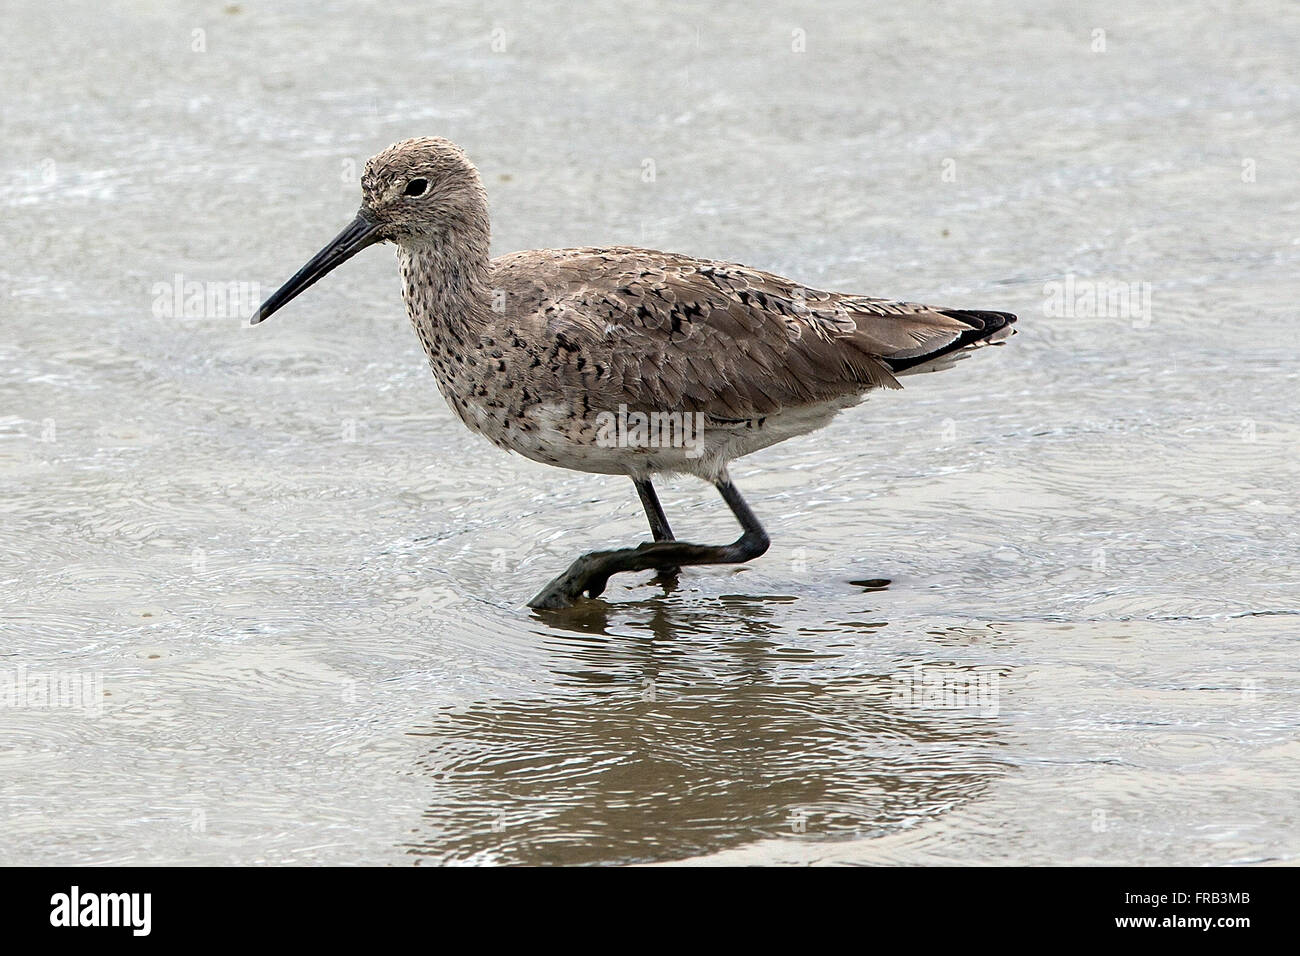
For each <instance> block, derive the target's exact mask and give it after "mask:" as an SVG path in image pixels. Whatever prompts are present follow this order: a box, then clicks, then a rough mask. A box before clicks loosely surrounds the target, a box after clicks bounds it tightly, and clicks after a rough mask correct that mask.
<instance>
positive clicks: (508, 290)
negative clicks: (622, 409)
mask: <svg viewBox="0 0 1300 956" xmlns="http://www.w3.org/2000/svg"><path fill="white" fill-rule="evenodd" d="M490 272H491V276H490V279H491V283H492V286H493V295H494V310H496V311H497V312H498V313H499V314H500V316H501V321H502V322H503V323H504V324H506V325H509V326H511V327H513V328H515V329H516V330H517V332H518V334H520V335H527V336H528V337H530V338H532V339H534V341H535V342H536V343H538V344H542V345H543V346H544V348H545V350H546V356H545V361H544V362H543V364H544V365H545V366H546V368H547V369H548V370H549V371H550V372H553V373H554V374H555V375H556V381H555V384H556V386H557V387H558V388H560V389H562V390H563V389H568V388H572V389H573V391H574V392H575V394H576V393H579V392H580V393H581V394H582V396H583V399H584V401H586V402H587V403H588V404H589V405H590V406H591V407H597V408H598V407H601V406H602V404H603V407H605V408H611V409H612V408H616V407H618V406H619V405H620V404H622V405H625V406H627V407H629V408H635V409H644V410H651V409H665V410H675V411H683V412H701V413H704V414H705V415H707V416H709V417H710V418H713V419H716V420H720V421H727V420H731V421H744V420H753V419H756V418H760V417H763V416H768V415H772V414H774V413H778V412H780V411H783V410H789V409H798V408H804V407H808V406H818V405H824V404H827V403H834V402H837V401H839V400H843V399H845V398H847V397H850V396H855V395H861V394H862V393H864V392H866V391H868V390H871V389H874V388H897V387H899V386H898V382H897V379H896V376H897V375H899V374H904V373H907V372H911V371H916V370H923V369H924V368H925V367H926V366H927V365H928V364H940V363H939V361H938V360H940V359H942V358H944V357H945V356H948V355H951V354H953V353H954V352H959V351H962V350H965V349H966V348H969V347H972V346H974V345H977V344H982V343H984V342H987V341H991V340H997V339H998V338H1004V337H1006V336H1007V335H1009V334H1010V332H1011V330H1010V328H1009V326H1010V325H1011V323H1013V322H1014V321H1015V317H1014V316H1012V315H1009V314H1007V313H1003V312H971V311H965V310H953V309H936V308H931V307H928V306H923V305H916V304H913V303H908V302H894V301H889V300H887V299H878V298H870V297H867V296H859V295H847V294H843V293H836V292H825V291H822V290H818V289H812V288H808V287H806V286H802V285H800V284H799V283H796V282H793V281H792V280H790V279H786V278H784V277H782V276H778V275H773V274H772V273H769V272H763V271H760V270H758V269H750V268H747V267H745V266H741V265H737V264H735V263H729V262H718V261H713V260H707V259H695V258H691V257H688V256H682V255H675V254H672V253H665V252H658V251H655V250H651V249H638V248H633V247H612V248H577V249H547V250H530V251H527V252H517V253H512V254H510V255H506V256H501V257H500V258H497V259H494V260H492V263H491V270H490Z"/></svg>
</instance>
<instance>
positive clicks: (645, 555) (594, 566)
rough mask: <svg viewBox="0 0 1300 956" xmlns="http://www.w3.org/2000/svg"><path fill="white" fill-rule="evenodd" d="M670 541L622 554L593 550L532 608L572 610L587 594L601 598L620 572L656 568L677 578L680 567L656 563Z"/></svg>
mask: <svg viewBox="0 0 1300 956" xmlns="http://www.w3.org/2000/svg"><path fill="white" fill-rule="evenodd" d="M665 543H666V542H658V541H646V542H642V543H641V544H639V545H637V546H636V547H635V548H624V549H622V550H619V551H589V552H587V553H586V554H584V555H582V556H581V557H580V558H578V559H577V560H576V561H574V562H573V563H572V564H571V565H569V567H568V569H567V570H566V571H565V572H564V573H563V574H561V575H560V576H559V577H557V578H555V579H554V580H553V581H551V583H550V584H548V585H546V587H544V588H542V589H541V590H540V591H539V592H537V594H535V595H534V596H533V599H532V600H531V601H529V602H528V606H529V607H531V608H536V609H538V610H558V609H560V608H566V607H572V606H573V605H574V603H575V602H576V601H577V600H578V599H579V598H581V597H582V596H583V595H584V594H585V595H586V596H587V597H591V598H597V597H600V595H601V594H603V593H604V591H605V586H606V585H607V584H608V583H609V579H610V576H611V575H613V574H616V573H618V572H620V571H637V570H645V569H646V568H654V569H655V570H656V571H658V572H659V577H660V578H662V579H665V580H667V581H669V582H671V581H673V580H675V579H676V577H677V573H678V571H679V570H680V568H679V567H678V566H677V565H675V564H671V563H669V562H667V561H658V562H657V561H656V560H655V558H656V557H657V555H655V554H654V552H655V551H657V550H663V549H664V545H665Z"/></svg>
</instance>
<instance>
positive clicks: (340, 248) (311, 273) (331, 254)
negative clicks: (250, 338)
mask: <svg viewBox="0 0 1300 956" xmlns="http://www.w3.org/2000/svg"><path fill="white" fill-rule="evenodd" d="M382 240H383V237H382V236H381V235H380V234H379V224H378V223H376V222H375V221H374V220H373V219H371V218H370V216H369V215H368V213H367V212H366V210H365V209H362V210H361V211H360V212H359V213H357V218H356V219H353V220H352V221H351V222H350V223H348V226H347V228H346V229H344V230H343V231H342V232H340V233H339V234H338V235H337V236H335V237H334V238H333V239H331V240H330V242H329V245H327V246H326V247H325V248H324V249H322V250H321V251H320V252H318V253H316V255H314V256H312V257H311V261H310V262H308V263H307V264H306V265H305V266H303V267H302V268H301V269H299V270H298V271H297V272H295V273H294V275H293V278H292V279H290V280H289V281H288V282H286V283H285V284H284V285H282V286H280V288H278V289H277V290H276V291H275V293H274V294H273V295H272V296H271V297H270V298H269V299H267V300H266V301H265V302H263V303H262V307H261V308H260V309H258V310H257V312H256V313H254V314H253V317H252V319H250V320H249V324H250V325H257V323H259V322H264V321H266V320H267V319H269V318H270V317H271V313H273V312H275V311H276V310H278V309H279V308H280V306H282V305H284V304H285V303H286V302H288V301H289V300H290V299H292V298H293V297H294V296H296V295H297V294H298V293H299V292H302V291H303V290H304V289H306V288H307V287H308V286H310V285H311V284H312V283H313V282H315V281H316V280H317V279H319V278H320V277H321V276H323V275H325V273H327V272H330V271H331V270H333V269H337V268H338V267H339V266H341V265H343V263H345V262H347V261H348V260H349V259H351V258H352V257H353V256H355V255H356V254H357V253H358V252H360V251H361V250H362V249H364V248H366V246H373V245H374V244H375V243H376V242H380V241H382Z"/></svg>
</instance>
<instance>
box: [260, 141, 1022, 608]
mask: <svg viewBox="0 0 1300 956" xmlns="http://www.w3.org/2000/svg"><path fill="white" fill-rule="evenodd" d="M361 194H362V202H361V207H360V209H359V210H358V212H357V214H356V216H355V218H354V219H353V220H352V222H351V223H349V224H348V225H347V226H346V227H345V228H344V229H343V231H342V232H340V233H339V234H338V235H337V236H335V237H334V239H332V240H330V242H329V243H328V244H326V245H325V247H324V248H323V249H321V251H320V252H318V253H317V254H316V255H315V256H313V257H312V258H311V259H310V260H309V261H308V262H307V263H306V265H304V266H303V267H302V268H301V269H300V270H298V272H296V273H295V274H294V275H293V276H292V277H291V278H290V279H289V280H288V281H287V282H285V283H284V285H282V286H281V287H280V288H279V289H278V290H277V291H276V292H274V293H273V294H272V295H271V296H270V297H269V298H267V300H266V301H265V302H264V303H263V304H262V305H261V306H260V307H259V308H258V310H257V312H256V313H254V315H253V316H252V317H251V320H250V321H251V323H252V324H254V325H256V324H258V323H261V322H263V321H265V320H266V319H267V318H269V317H270V316H271V315H272V314H273V313H275V312H277V311H278V310H280V309H282V308H283V307H284V306H285V305H287V304H288V303H289V302H290V301H291V300H292V299H294V298H295V297H297V296H298V295H299V294H300V293H302V292H303V291H304V290H306V289H307V288H308V287H310V286H311V285H312V284H314V283H315V282H317V281H318V280H319V279H320V278H322V277H323V276H325V275H326V274H327V273H329V272H331V271H332V270H334V269H336V268H337V267H338V266H340V265H342V264H343V263H344V262H346V261H347V260H348V259H350V258H352V257H353V256H355V255H356V254H357V253H359V252H360V251H362V250H363V249H365V248H367V247H369V246H372V245H375V244H377V243H393V244H395V245H396V247H397V260H398V265H399V270H400V273H401V279H402V293H403V298H404V300H405V304H406V310H407V313H408V315H409V317H410V321H411V324H412V326H413V327H414V329H415V332H416V334H417V335H418V337H419V339H420V343H421V345H422V346H423V349H424V352H425V355H426V356H427V358H428V361H429V365H430V368H431V370H432V372H433V375H434V378H435V380H436V381H437V384H438V387H439V390H440V391H441V392H442V395H443V397H444V398H445V399H446V402H447V404H448V406H449V407H450V408H451V410H452V412H453V413H454V414H455V415H456V416H457V417H458V418H459V419H460V420H461V421H462V422H463V423H464V424H465V425H466V426H468V427H469V428H470V429H471V430H473V431H475V432H478V433H479V434H481V435H483V436H484V437H486V438H487V439H488V440H489V441H491V442H492V443H494V444H495V445H497V446H499V447H500V448H503V449H506V450H508V451H511V452H516V453H518V454H520V455H523V456H525V457H527V458H530V459H532V460H534V461H537V462H541V463H543V464H547V465H555V466H558V467H561V468H568V469H572V470H576V471H582V472H588V473H595V474H607V475H622V476H626V477H628V478H630V479H631V480H632V482H633V484H634V486H635V488H636V491H637V494H638V496H639V498H640V500H641V505H642V507H643V508H644V510H645V513H646V518H647V520H648V522H649V526H650V533H651V536H652V538H653V541H645V542H642V543H640V544H639V545H637V546H635V547H628V548H620V549H616V550H606V551H592V552H588V553H586V554H583V555H581V556H579V557H578V558H577V559H576V560H574V561H573V562H572V563H571V564H570V565H569V567H568V568H567V569H566V570H565V571H564V572H562V573H561V574H560V575H558V576H557V577H556V578H554V580H552V581H551V582H550V583H548V584H547V585H546V586H545V587H544V588H543V589H542V590H541V591H539V592H538V593H537V594H536V595H535V596H534V597H533V598H532V600H530V601H529V602H528V604H529V606H530V607H532V608H534V609H538V610H559V609H563V608H568V607H572V606H574V605H575V604H580V603H582V602H583V601H585V600H588V599H595V598H598V597H599V596H600V595H601V594H602V593H603V592H604V590H605V587H606V585H607V584H608V581H609V578H610V577H611V576H612V575H614V574H622V573H627V572H634V571H646V570H655V571H657V572H658V573H659V575H660V576H661V577H665V578H668V579H672V578H673V577H675V576H676V575H677V574H678V573H679V571H680V569H681V568H682V567H686V566H693V565H708V564H740V563H744V562H747V561H750V560H753V559H754V558H757V557H759V556H760V555H762V554H763V553H765V552H766V551H767V549H768V547H769V544H770V539H769V537H768V534H767V532H766V531H765V530H764V528H763V525H762V524H761V523H760V521H759V519H758V518H757V517H756V516H755V514H754V512H753V511H752V510H751V509H750V507H749V505H748V503H747V502H746V501H745V499H744V498H743V497H741V494H740V492H739V491H738V490H737V488H736V485H735V484H734V483H733V482H732V480H731V477H730V473H729V465H730V464H731V462H733V461H734V460H736V459H738V458H741V457H743V456H745V455H748V454H751V453H753V452H755V451H758V450H759V449H762V448H766V447H769V446H771V445H773V444H776V443H777V442H781V441H785V440H786V439H789V438H793V437H795V436H798V435H804V434H807V433H809V432H812V431H815V430H816V429H819V428H822V427H823V426H825V425H827V424H828V423H829V422H830V421H831V420H832V419H833V418H834V417H835V416H836V415H837V414H838V413H839V412H841V411H843V410H844V409H846V408H849V407H850V406H854V405H857V404H859V403H860V402H862V401H863V400H864V399H865V398H866V397H867V396H868V395H869V394H870V393H872V392H876V391H879V390H888V389H897V388H900V387H901V385H900V383H899V379H900V378H903V377H905V376H908V375H912V374H916V373H920V372H931V371H937V370H940V369H945V368H949V367H951V366H952V365H953V364H954V363H955V362H956V361H957V360H958V359H960V358H963V357H964V356H965V355H966V354H967V353H969V352H971V351H974V350H976V349H978V348H981V347H983V346H986V345H1000V344H1003V343H1004V342H1005V341H1006V340H1007V339H1008V338H1009V337H1010V336H1011V335H1012V334H1014V332H1015V329H1014V328H1013V325H1014V323H1015V321H1016V316H1014V315H1012V314H1011V313H1008V312H1000V311H984V310H972V309H958V308H937V307H931V306H925V305H918V304H915V303H910V302H898V301H892V300H889V299H882V298H872V297H868V296H863V295H854V294H849V293H843V292H828V291H823V290H819V289H814V288H811V287H808V286H805V285H802V284H800V283H798V282H795V281H794V280H791V279H787V278H784V277H783V276H779V275H775V274H773V273H770V272H764V271H762V270H759V269H754V268H749V267H747V266H743V265H739V264H737V263H733V262H726V261H719V260H712V259H702V258H695V257H692V256H688V255H681V254H675V253H669V252H660V251H657V250H653V249H643V248H637V247H633V246H612V247H583V248H566V249H534V250H528V251H523V252H514V253H509V254H506V255H502V256H499V257H496V258H493V257H492V256H491V253H490V248H489V247H490V242H491V228H490V220H489V213H488V200H487V193H486V190H485V188H484V186H483V181H482V178H481V177H480V175H479V172H478V170H477V168H476V167H475V165H474V164H473V163H472V162H471V161H470V159H469V157H468V156H467V155H466V153H465V151H464V150H463V149H461V148H460V147H459V146H457V145H456V144H454V143H452V142H451V141H450V140H447V139H444V138H441V137H418V138H415V139H407V140H403V141H401V142H399V143H395V144H393V145H392V146H390V147H388V148H387V149H385V150H383V151H382V152H380V153H378V154H376V155H375V156H373V157H371V158H370V159H369V160H368V161H367V162H366V164H365V167H364V170H363V173H362V176H361ZM667 474H685V475H692V476H695V477H697V478H701V479H703V480H705V481H707V482H709V483H711V484H713V485H714V486H715V487H716V489H717V490H718V492H719V493H720V494H721V496H722V499H723V501H724V502H725V503H726V505H727V506H728V508H730V510H731V512H732V514H733V515H734V516H735V518H736V520H737V522H738V523H739V525H740V530H741V534H740V537H738V538H737V539H736V540H735V541H733V542H731V543H730V544H724V545H700V544H692V543H689V542H686V541H680V540H678V539H677V538H676V537H675V536H674V534H673V531H672V528H671V526H670V524H669V522H668V518H667V516H666V515H665V513H664V510H663V507H662V505H661V504H660V502H659V498H658V495H657V493H656V490H655V487H654V484H653V481H654V479H655V478H657V477H659V476H661V475H667Z"/></svg>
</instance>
